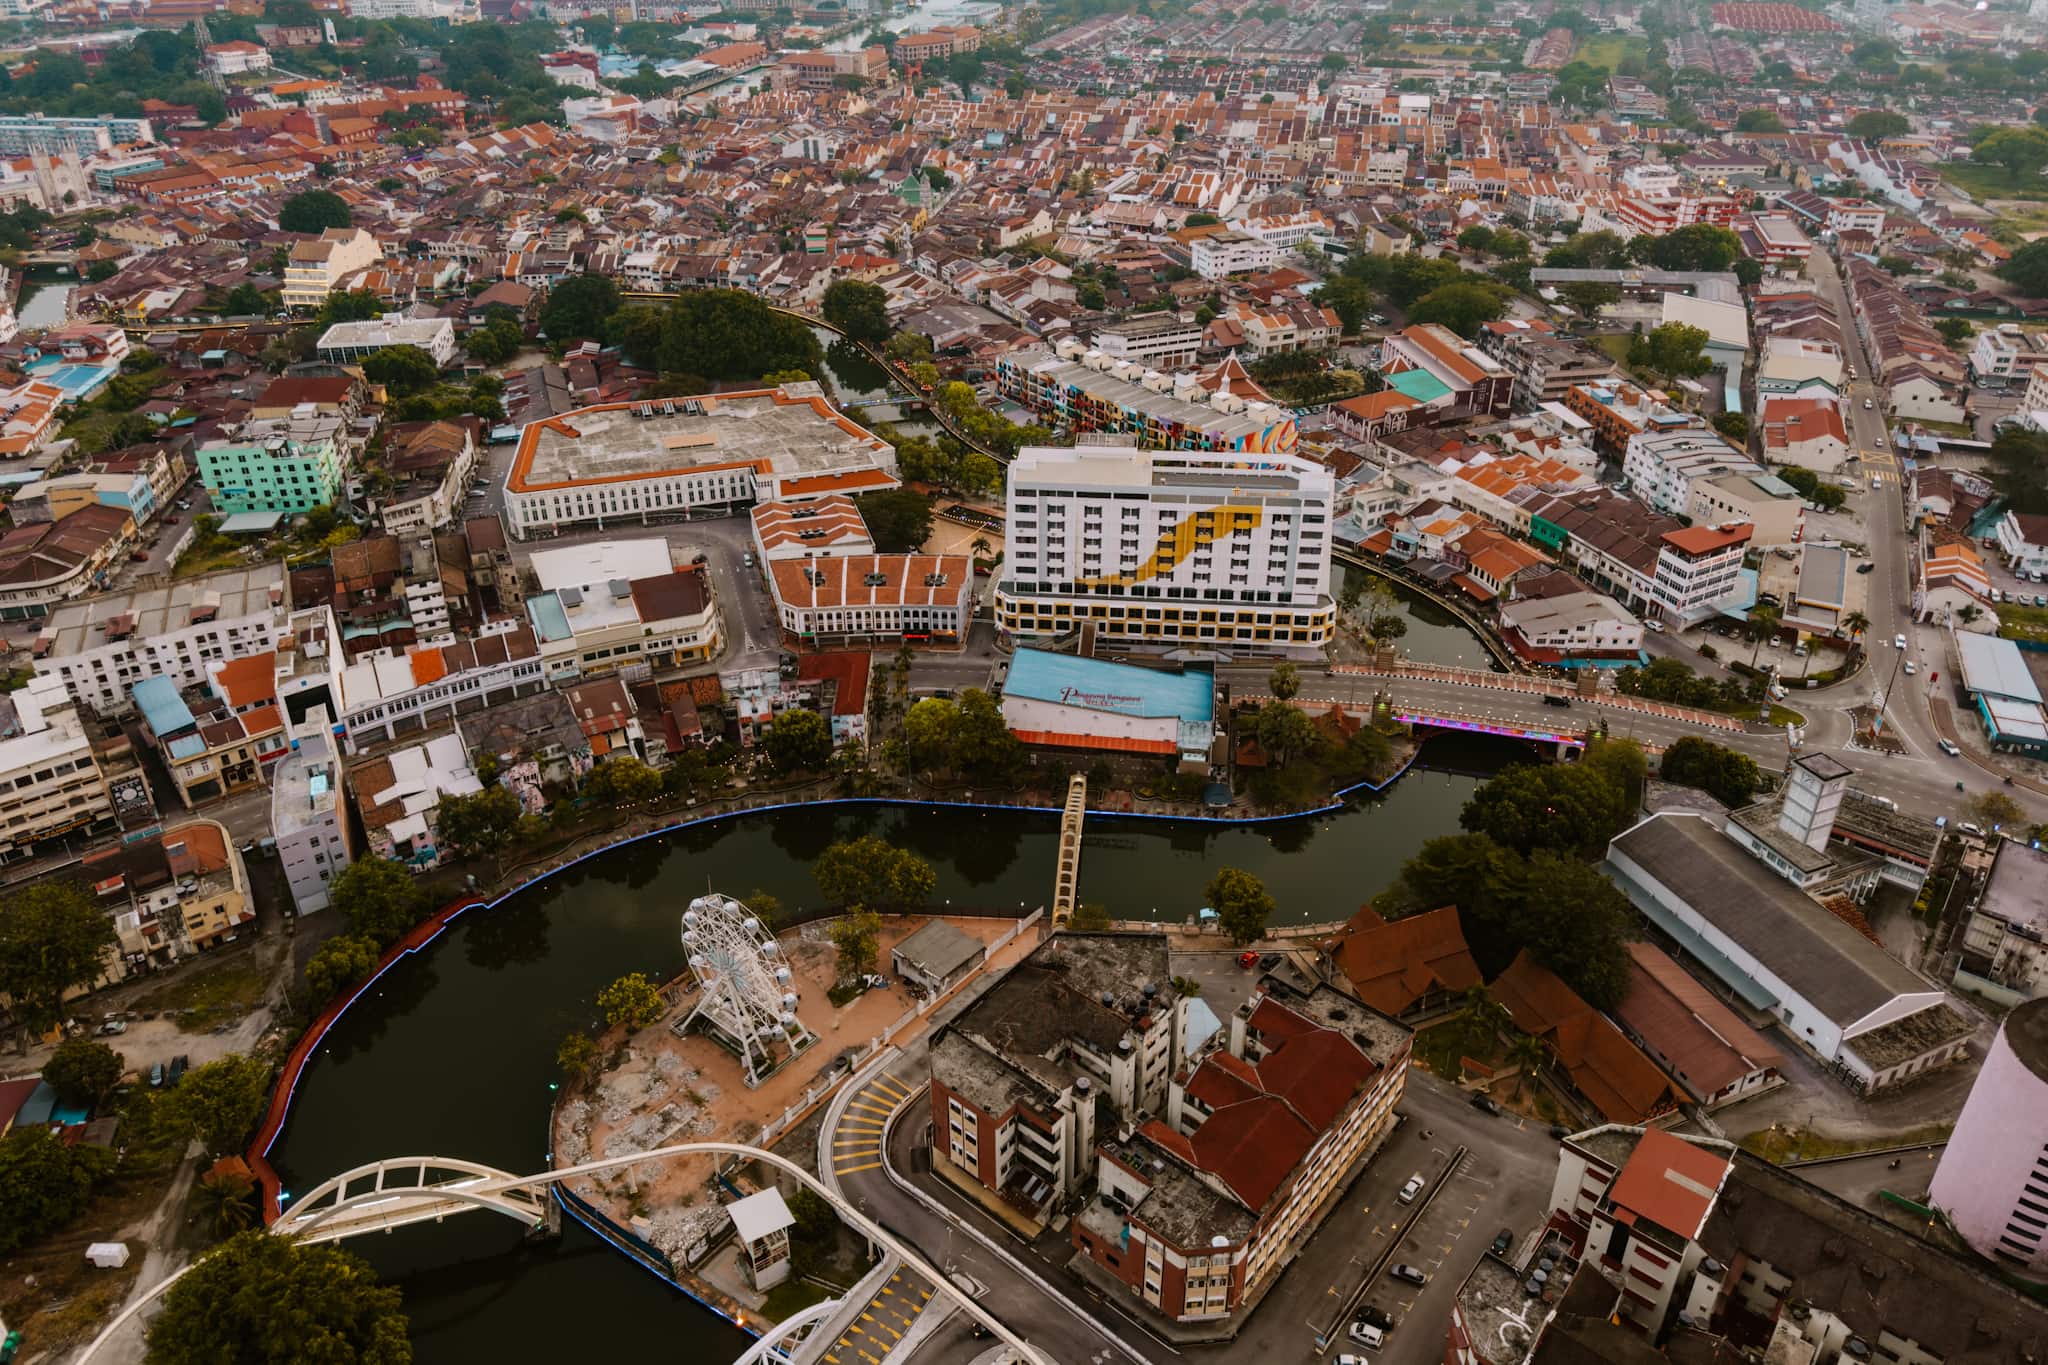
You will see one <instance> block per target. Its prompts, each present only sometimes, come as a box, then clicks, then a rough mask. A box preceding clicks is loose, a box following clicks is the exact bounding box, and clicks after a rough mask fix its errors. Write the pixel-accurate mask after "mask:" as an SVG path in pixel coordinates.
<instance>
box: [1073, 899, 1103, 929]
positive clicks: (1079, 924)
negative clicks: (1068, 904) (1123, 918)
mask: <svg viewBox="0 0 2048 1365" xmlns="http://www.w3.org/2000/svg"><path fill="white" fill-rule="evenodd" d="M1107 928H1109V907H1108V906H1106V905H1104V904H1103V903H1102V902H1101V901H1082V902H1081V903H1080V904H1079V905H1077V906H1075V907H1074V913H1073V914H1071V915H1069V916H1067V931H1068V932H1069V933H1074V934H1094V933H1100V932H1102V931H1103V930H1105V929H1107Z"/></svg>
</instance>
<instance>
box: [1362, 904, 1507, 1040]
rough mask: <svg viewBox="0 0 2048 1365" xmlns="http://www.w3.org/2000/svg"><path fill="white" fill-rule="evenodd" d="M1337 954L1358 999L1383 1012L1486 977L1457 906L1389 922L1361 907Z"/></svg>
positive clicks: (1463, 987)
mask: <svg viewBox="0 0 2048 1365" xmlns="http://www.w3.org/2000/svg"><path fill="white" fill-rule="evenodd" d="M1335 956H1336V959H1337V969H1338V970H1339V971H1341V972H1343V973H1344V976H1345V978H1346V979H1347V980H1349V981H1350V982H1351V988H1352V990H1353V991H1354V992H1355V993H1356V994H1357V996H1358V998H1359V999H1361V1000H1363V1001H1364V1002H1365V1003H1366V1004H1368V1005H1370V1006H1372V1007H1373V1008H1374V1009H1376V1010H1378V1011H1379V1012H1380V1013H1382V1014H1395V1015H1398V1014H1400V1013H1401V1012H1402V1011H1403V1010H1406V1009H1407V1008H1408V1007H1409V1006H1411V1005H1413V1004H1414V1003H1415V1002H1416V1001H1418V1000H1420V999H1422V997H1423V996H1425V995H1427V994H1429V993H1430V992H1431V991H1433V990H1444V991H1451V992H1458V991H1463V990H1467V989H1469V988H1471V987H1473V986H1477V985H1480V984H1481V983H1482V982H1483V981H1484V980H1485V978H1484V977H1482V976H1481V975H1480V973H1479V964H1478V963H1477V962H1475V961H1473V960H1472V950H1471V949H1470V948H1469V947H1467V946H1466V944H1465V931H1464V928H1463V926H1462V925H1460V924H1459V923H1458V911H1457V907H1456V906H1449V905H1447V906H1445V907H1443V908H1442V909H1440V910H1425V911H1424V912H1423V913H1421V914H1419V915H1407V916H1404V917H1403V918H1401V919H1397V920H1393V921H1391V922H1389V921H1387V920H1382V919H1381V918H1380V917H1379V916H1378V915H1377V914H1375V913H1374V912H1373V909H1372V907H1371V906H1369V905H1368V906H1365V907H1363V908H1361V909H1360V910H1359V912H1358V913H1357V914H1356V915H1354V916H1352V918H1351V922H1350V924H1348V925H1347V926H1346V932H1345V935H1344V937H1343V939H1342V941H1341V942H1340V943H1339V944H1338V945H1337V948H1336V953H1335Z"/></svg>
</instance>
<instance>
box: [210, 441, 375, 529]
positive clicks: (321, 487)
mask: <svg viewBox="0 0 2048 1365" xmlns="http://www.w3.org/2000/svg"><path fill="white" fill-rule="evenodd" d="M198 454H199V479H200V482H201V483H203V484H205V485H206V491H207V493H208V494H209V495H211V496H212V498H213V505H214V508H215V509H216V510H218V511H221V512H225V513H230V514H232V513H235V512H282V513H283V514H284V515H286V516H288V517H290V516H297V515H299V514H300V513H302V512H308V511H311V510H312V509H313V508H315V507H319V506H321V505H322V504H332V503H333V502H334V501H335V500H336V498H337V497H338V496H339V495H340V492H341V481H342V479H343V478H344V477H345V476H346V474H347V472H348V461H347V459H346V457H345V455H344V452H343V447H342V445H341V443H340V441H338V440H337V439H336V438H335V436H334V435H318V436H311V437H308V438H306V439H303V440H301V439H293V438H292V437H288V436H282V435H273V436H268V437H265V438H264V439H262V440H258V441H240V442H237V441H216V442H214V443H212V444H210V445H205V446H201V447H200V449H199V452H198Z"/></svg>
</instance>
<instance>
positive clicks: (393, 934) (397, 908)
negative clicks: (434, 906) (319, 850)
mask: <svg viewBox="0 0 2048 1365" xmlns="http://www.w3.org/2000/svg"><path fill="white" fill-rule="evenodd" d="M330 895H331V896H332V898H333V901H334V908H335V909H337V910H339V911H341V917H342V918H343V919H345V920H347V921H348V926H349V928H350V930H352V931H353V932H355V933H358V934H361V935H362V936H363V937H365V938H367V939H369V940H370V941H371V942H373V943H375V944H377V945H378V946H379V947H380V948H381V947H384V946H386V945H388V944H390V943H392V942H394V941H396V940H397V939H399V938H400V937H402V936H403V935H404V934H405V932H406V931H407V930H408V929H410V928H412V927H413V925H415V924H418V923H419V922H420V921H421V920H422V919H425V918H426V915H427V908H428V902H427V893H426V891H425V890H424V889H423V888H422V887H421V886H420V884H419V882H418V881H417V880H415V879H414V877H413V875H412V873H411V872H410V871H409V870H408V869H407V868H406V866H405V864H404V863H400V862H394V861H392V860H391V859H389V858H359V859H357V860H356V861H355V862H352V863H350V864H349V865H348V867H347V868H345V869H344V870H343V871H342V874H341V875H340V876H339V877H336V878H335V879H334V882H333V889H332V891H331V892H330Z"/></svg>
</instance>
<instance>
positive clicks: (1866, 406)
mask: <svg viewBox="0 0 2048 1365" xmlns="http://www.w3.org/2000/svg"><path fill="white" fill-rule="evenodd" d="M1875 406H1876V404H1874V403H1872V402H1871V401H1870V400H1869V399H1868V398H1866V399H1864V400H1863V410H1864V411H1865V412H1869V411H1870V410H1871V408H1873V407H1875Z"/></svg>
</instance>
